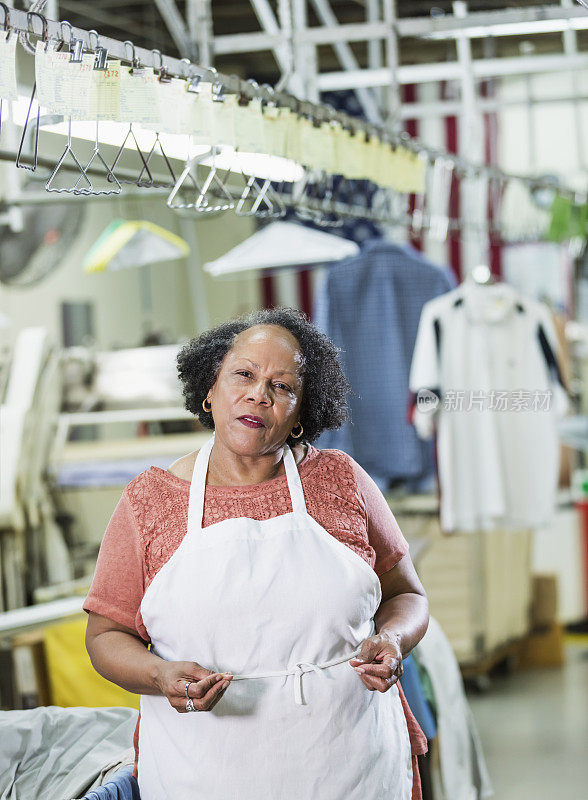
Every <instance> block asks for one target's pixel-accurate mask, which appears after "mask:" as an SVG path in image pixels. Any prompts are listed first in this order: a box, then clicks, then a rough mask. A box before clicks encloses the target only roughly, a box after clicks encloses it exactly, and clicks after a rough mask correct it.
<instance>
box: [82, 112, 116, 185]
mask: <svg viewBox="0 0 588 800" xmlns="http://www.w3.org/2000/svg"><path fill="white" fill-rule="evenodd" d="M70 123H71V120H70ZM98 128H99V122H98V120H96V138H95V141H94V149H93V150H92V155H91V156H90V160H89V161H88V163H87V164H86V166H85V167H84V170H83V171H84V175H83V176H82V175H80V177H79V178H78V180H77V183H76V184H75V185H74V187H73V189H74V192H73V193H74V194H91V195H103V194H120V193H121V191H122V186H121V184H120V181H119V180H118V179H117V177H116V175H113V173H112V170H111V169H110V167H109V166H108V164H107V163H106V161H105V160H104V157H103V156H102V153H101V152H100V143H99V137H98ZM96 160H98V161H99V162H100V164H102V166H103V167H104V172H105V175H104V177H105V178H106V180H107V181H108V183H114V184H115V186H114V188H112V189H110V188H105V189H95V188H94V185H93V184H92V181H91V179H90V178H89V177H88V171H89V169H90V167H91V166H92V164H93V163H94V161H96ZM83 178H85V179H86V180H87V181H89V182H90V188H89V189H79V190H78V187H79V183H80V181H81V180H83ZM76 190H77V191H76Z"/></svg>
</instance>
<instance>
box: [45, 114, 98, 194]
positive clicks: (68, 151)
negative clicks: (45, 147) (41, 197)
mask: <svg viewBox="0 0 588 800" xmlns="http://www.w3.org/2000/svg"><path fill="white" fill-rule="evenodd" d="M68 156H71V159H72V160H73V162H74V164H75V165H76V168H77V170H78V171H79V173H80V177H79V178H78V180H77V182H76V183H75V184H74V185H73V186H71V187H66V188H63V189H58V188H56V187H55V186H53V182H54V180H55V178H56V177H57V175H58V174H59V172H60V170H61V168H62V166H63V164H64V162H65V160H66V158H67V157H68ZM80 181H84V182H85V184H86V186H85V187H84V188H81V189H80V188H79V183H80ZM45 191H47V192H58V193H60V194H61V193H65V194H92V183H91V181H90V179H89V178H88V176H87V175H86V171H85V169H84V167H83V166H82V165H81V164H80V161H79V159H78V157H77V156H76V154H75V152H74V150H73V148H72V144H71V117H68V124H67V145H66V147H65V150H64V151H63V153H62V154H61V157H60V159H59V161H58V162H57V164H56V165H55V167H54V168H53V172H52V173H51V175H50V176H49V179H48V180H47V182H46V184H45Z"/></svg>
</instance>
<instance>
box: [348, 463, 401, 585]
mask: <svg viewBox="0 0 588 800" xmlns="http://www.w3.org/2000/svg"><path fill="white" fill-rule="evenodd" d="M351 464H352V467H353V472H354V475H355V480H356V481H357V488H358V491H359V494H360V496H361V500H362V502H363V504H364V507H365V511H366V515H367V527H368V539H369V543H370V545H371V547H373V548H374V551H375V553H376V561H375V564H374V571H375V572H376V574H377V575H378V577H380V576H381V575H383V574H384V573H385V572H388V570H390V569H392V567H395V566H396V564H398V562H399V561H400V559H401V558H403V557H404V556H405V555H406V554H407V553H408V542H407V541H406V539H405V538H404V535H403V534H402V531H401V530H400V528H399V526H398V523H397V522H396V518H395V517H394V514H393V513H392V511H391V510H390V506H389V505H388V503H387V502H386V498H385V497H384V495H383V494H382V492H381V491H380V490H379V489H378V487H377V485H376V483H375V482H374V480H373V479H372V478H370V476H369V475H368V473H367V472H366V471H365V470H364V469H363V467H361V466H360V465H359V464H358V463H357V462H356V461H353V460H352V459H351Z"/></svg>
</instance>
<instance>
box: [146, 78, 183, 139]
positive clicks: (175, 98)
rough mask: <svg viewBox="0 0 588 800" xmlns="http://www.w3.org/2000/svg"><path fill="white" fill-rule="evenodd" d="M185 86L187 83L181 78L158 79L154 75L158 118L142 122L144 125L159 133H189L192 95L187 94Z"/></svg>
mask: <svg viewBox="0 0 588 800" xmlns="http://www.w3.org/2000/svg"><path fill="white" fill-rule="evenodd" d="M187 88H188V85H187V83H186V81H185V80H183V79H182V78H172V80H171V81H160V80H158V79H157V76H156V83H155V94H156V96H157V107H158V109H159V115H158V120H157V122H155V123H144V126H145V127H146V128H149V129H150V130H156V131H158V132H159V133H174V134H187V133H189V132H190V123H191V119H190V115H191V112H190V109H191V104H192V95H189V94H188V92H187Z"/></svg>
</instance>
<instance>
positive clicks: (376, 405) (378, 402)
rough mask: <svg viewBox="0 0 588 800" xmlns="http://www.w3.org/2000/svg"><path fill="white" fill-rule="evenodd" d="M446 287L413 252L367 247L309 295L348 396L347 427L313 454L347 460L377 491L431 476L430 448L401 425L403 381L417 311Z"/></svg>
mask: <svg viewBox="0 0 588 800" xmlns="http://www.w3.org/2000/svg"><path fill="white" fill-rule="evenodd" d="M453 285H454V283H452V282H451V279H450V277H449V271H448V270H444V269H441V268H440V267H437V266H436V265H435V264H432V263H431V262H430V261H428V260H427V259H426V258H425V257H424V256H423V255H421V254H420V253H419V252H418V251H417V250H415V249H413V248H411V247H408V246H401V245H399V244H396V243H394V242H389V241H385V240H383V239H375V240H372V241H369V242H367V243H365V244H364V246H363V247H362V251H361V253H360V255H358V256H355V257H353V258H349V259H346V260H345V261H341V262H339V263H338V264H334V265H332V266H331V267H329V268H328V271H327V272H326V274H325V276H324V279H323V281H322V284H320V285H319V287H318V288H317V292H316V295H315V303H314V313H313V321H314V322H315V324H316V325H317V327H319V328H320V329H321V330H322V331H323V332H324V333H326V334H327V336H329V337H330V338H331V339H332V341H333V342H334V343H335V344H336V345H337V347H339V348H340V349H341V354H340V358H341V362H342V365H343V371H344V372H345V375H346V377H347V380H348V381H349V383H350V385H351V388H352V390H353V393H352V395H351V397H350V399H349V405H350V409H351V423H350V424H345V425H344V426H343V427H342V428H340V429H338V430H336V431H325V433H323V434H322V436H321V437H320V438H319V440H318V445H317V446H318V447H320V448H323V449H324V448H335V449H338V450H344V451H345V452H347V453H348V454H349V455H351V456H352V457H353V458H354V459H355V460H356V461H358V462H359V463H360V464H361V466H362V467H363V468H364V469H365V470H366V471H367V472H368V473H369V474H370V475H371V477H372V478H373V479H374V480H375V481H376V483H377V484H378V486H379V487H380V488H381V489H382V490H383V491H385V490H386V489H387V488H388V486H389V484H390V483H392V482H397V481H416V482H419V481H424V480H425V479H426V478H428V477H430V476H431V475H432V474H433V473H434V460H433V448H432V445H431V443H430V442H423V441H420V440H419V438H418V436H417V435H416V433H415V431H414V429H413V427H412V425H411V424H410V422H409V421H408V420H407V414H406V402H407V397H408V375H409V370H410V363H411V359H412V353H413V349H414V342H415V338H416V334H417V328H418V322H419V318H420V314H421V310H422V308H423V306H424V304H425V303H426V302H427V301H428V300H431V299H432V298H434V297H437V296H438V295H440V294H443V293H444V292H447V291H448V290H449V289H451V288H452V286H453ZM413 488H416V487H413Z"/></svg>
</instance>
